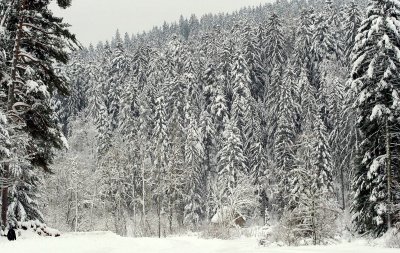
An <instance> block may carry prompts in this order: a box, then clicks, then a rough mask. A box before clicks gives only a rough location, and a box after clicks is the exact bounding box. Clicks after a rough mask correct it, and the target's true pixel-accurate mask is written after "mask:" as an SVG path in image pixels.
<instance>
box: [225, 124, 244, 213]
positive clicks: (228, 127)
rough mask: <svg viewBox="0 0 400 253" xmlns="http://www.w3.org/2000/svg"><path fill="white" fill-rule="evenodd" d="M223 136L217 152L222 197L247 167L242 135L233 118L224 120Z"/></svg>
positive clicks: (233, 185) (228, 192) (233, 186)
mask: <svg viewBox="0 0 400 253" xmlns="http://www.w3.org/2000/svg"><path fill="white" fill-rule="evenodd" d="M223 138H224V140H223V148H222V149H221V150H220V152H219V153H218V188H220V189H221V190H222V191H223V192H224V197H228V196H229V195H230V194H231V193H232V191H233V189H234V188H235V187H236V185H237V181H238V178H239V177H246V176H247V170H248V168H247V165H246V163H247V162H246V157H245V156H244V152H243V143H242V137H241V134H240V130H239V128H238V127H237V123H236V122H235V120H234V119H227V120H226V121H225V130H224V133H223ZM222 201H224V200H222ZM221 207H222V206H221Z"/></svg>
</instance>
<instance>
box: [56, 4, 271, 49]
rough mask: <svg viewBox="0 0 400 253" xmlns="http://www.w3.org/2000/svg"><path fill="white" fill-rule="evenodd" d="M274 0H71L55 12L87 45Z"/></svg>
mask: <svg viewBox="0 0 400 253" xmlns="http://www.w3.org/2000/svg"><path fill="white" fill-rule="evenodd" d="M272 1H273V0H72V6H71V7H70V8H68V9H67V10H60V9H59V8H54V7H53V9H54V12H55V13H56V14H57V15H58V16H61V17H65V21H66V22H68V23H69V24H71V25H72V28H71V30H72V32H74V33H75V34H76V35H77V36H78V39H79V40H80V41H81V42H82V43H83V44H84V45H88V44H89V43H90V42H92V43H94V44H95V43H97V42H98V41H99V40H103V41H104V40H107V39H110V38H111V37H112V36H113V35H114V33H115V31H116V29H119V30H120V31H121V33H122V34H123V33H125V32H128V33H129V34H132V33H137V32H142V31H147V30H149V29H151V28H152V27H154V26H158V25H162V23H163V22H164V21H167V22H172V21H177V20H178V19H179V17H180V15H181V14H183V15H184V16H185V17H190V15H191V14H192V13H194V14H196V15H197V16H198V17H200V16H201V15H203V14H206V13H210V12H211V13H219V12H232V11H235V10H238V9H239V8H241V7H244V6H250V5H251V6H254V5H259V4H264V3H266V2H272Z"/></svg>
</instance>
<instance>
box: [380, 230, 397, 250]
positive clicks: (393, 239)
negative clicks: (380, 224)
mask: <svg viewBox="0 0 400 253" xmlns="http://www.w3.org/2000/svg"><path fill="white" fill-rule="evenodd" d="M384 242H385V246H386V247H388V248H400V230H399V229H397V228H393V229H391V230H389V231H388V232H386V234H385V235H384Z"/></svg>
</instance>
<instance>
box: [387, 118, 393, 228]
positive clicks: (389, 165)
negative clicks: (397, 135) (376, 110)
mask: <svg viewBox="0 0 400 253" xmlns="http://www.w3.org/2000/svg"><path fill="white" fill-rule="evenodd" d="M385 132H386V159H387V160H386V177H387V202H388V203H387V205H388V211H387V226H388V229H390V228H391V227H392V218H391V212H392V190H391V187H392V186H391V184H392V182H391V181H392V154H391V153H390V133H389V120H388V117H386V120H385Z"/></svg>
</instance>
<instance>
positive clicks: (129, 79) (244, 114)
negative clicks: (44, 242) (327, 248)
mask: <svg viewBox="0 0 400 253" xmlns="http://www.w3.org/2000/svg"><path fill="white" fill-rule="evenodd" d="M16 3H19V6H18V5H16ZM58 3H59V5H60V6H61V7H67V6H68V5H69V4H70V1H67V0H64V1H62V0H59V1H58ZM48 4H49V1H46V0H35V1H25V0H19V1H7V0H3V1H0V13H1V15H0V16H2V17H4V18H3V19H2V21H1V27H2V29H3V28H4V29H3V30H2V33H1V40H2V41H4V43H3V42H2V44H1V46H0V49H1V50H2V52H3V53H2V54H1V55H0V64H1V65H0V77H1V78H0V80H1V83H0V84H1V86H0V141H1V143H0V161H2V160H1V159H2V158H4V159H3V163H2V165H1V167H0V168H2V170H1V174H0V175H1V177H0V186H3V193H2V198H3V199H4V198H7V199H8V202H9V205H7V206H5V204H4V203H6V202H5V201H3V202H2V207H3V210H5V211H3V213H4V212H6V213H8V220H10V221H21V220H22V221H24V220H36V219H37V220H39V221H41V222H47V223H48V224H50V225H52V226H54V227H57V228H60V229H63V230H66V231H68V230H71V231H93V230H111V231H114V232H116V233H118V234H120V235H131V236H166V235H170V234H175V233H180V232H183V231H187V230H192V231H202V232H204V233H206V234H207V235H208V236H212V237H222V238H226V237H227V236H229V230H230V228H231V227H232V226H233V225H232V221H235V220H237V219H238V218H241V219H244V220H245V221H246V226H251V225H258V226H263V225H266V224H278V225H276V226H277V227H278V231H279V233H280V236H281V238H280V239H281V240H285V241H287V242H288V243H289V244H290V243H294V244H295V243H297V242H298V241H299V240H301V239H302V238H310V239H311V240H312V242H313V243H314V244H321V243H325V241H326V240H327V239H330V238H334V237H335V236H336V235H337V234H339V233H342V232H343V231H345V230H347V231H351V232H357V233H360V234H370V235H374V236H380V235H382V234H383V233H385V232H386V231H387V230H388V229H389V228H391V227H394V226H398V225H399V222H400V185H399V182H400V171H399V165H400V164H399V159H398V158H399V152H400V149H399V145H398V142H399V139H400V131H399V126H400V125H399V124H400V100H399V94H398V92H400V76H399V75H400V72H399V71H398V69H399V68H400V34H399V31H400V3H399V2H398V1H397V0H371V1H365V0H358V1H357V0H336V1H334V0H308V1H307V0H291V1H289V0H279V1H277V2H276V3H273V4H265V5H262V6H257V7H248V8H243V9H241V10H240V11H238V12H235V13H231V14H217V15H212V14H208V15H204V16H202V17H200V18H198V17H196V16H195V15H192V16H191V17H190V18H186V17H181V18H180V19H179V22H176V23H172V24H169V23H164V24H163V25H162V26H160V27H154V29H152V30H151V31H148V32H145V33H141V34H135V35H130V34H128V33H126V34H124V35H121V34H120V32H119V31H117V32H116V34H115V36H114V37H113V38H112V40H110V41H105V42H99V43H98V44H97V45H90V46H88V47H82V46H80V45H79V43H78V42H77V41H76V39H75V37H74V36H73V35H72V34H70V33H69V32H68V25H66V24H64V23H63V22H62V20H61V19H59V18H56V17H54V16H52V13H51V11H49V9H48ZM367 5H369V7H367ZM69 58H70V59H69ZM68 60H69V61H68ZM67 83H68V84H69V86H68V85H66V84H67ZM10 87H11V88H10ZM10 96H11V97H10ZM64 136H65V138H64ZM67 141H68V144H67ZM63 147H65V148H63ZM56 149H58V151H57V150H56ZM43 172H44V173H43ZM4 186H8V188H6V187H4ZM4 189H6V190H4ZM7 189H8V190H7ZM3 217H4V215H3ZM3 222H4V221H3ZM213 223H214V224H213ZM215 223H216V224H217V225H216V224H215Z"/></svg>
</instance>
